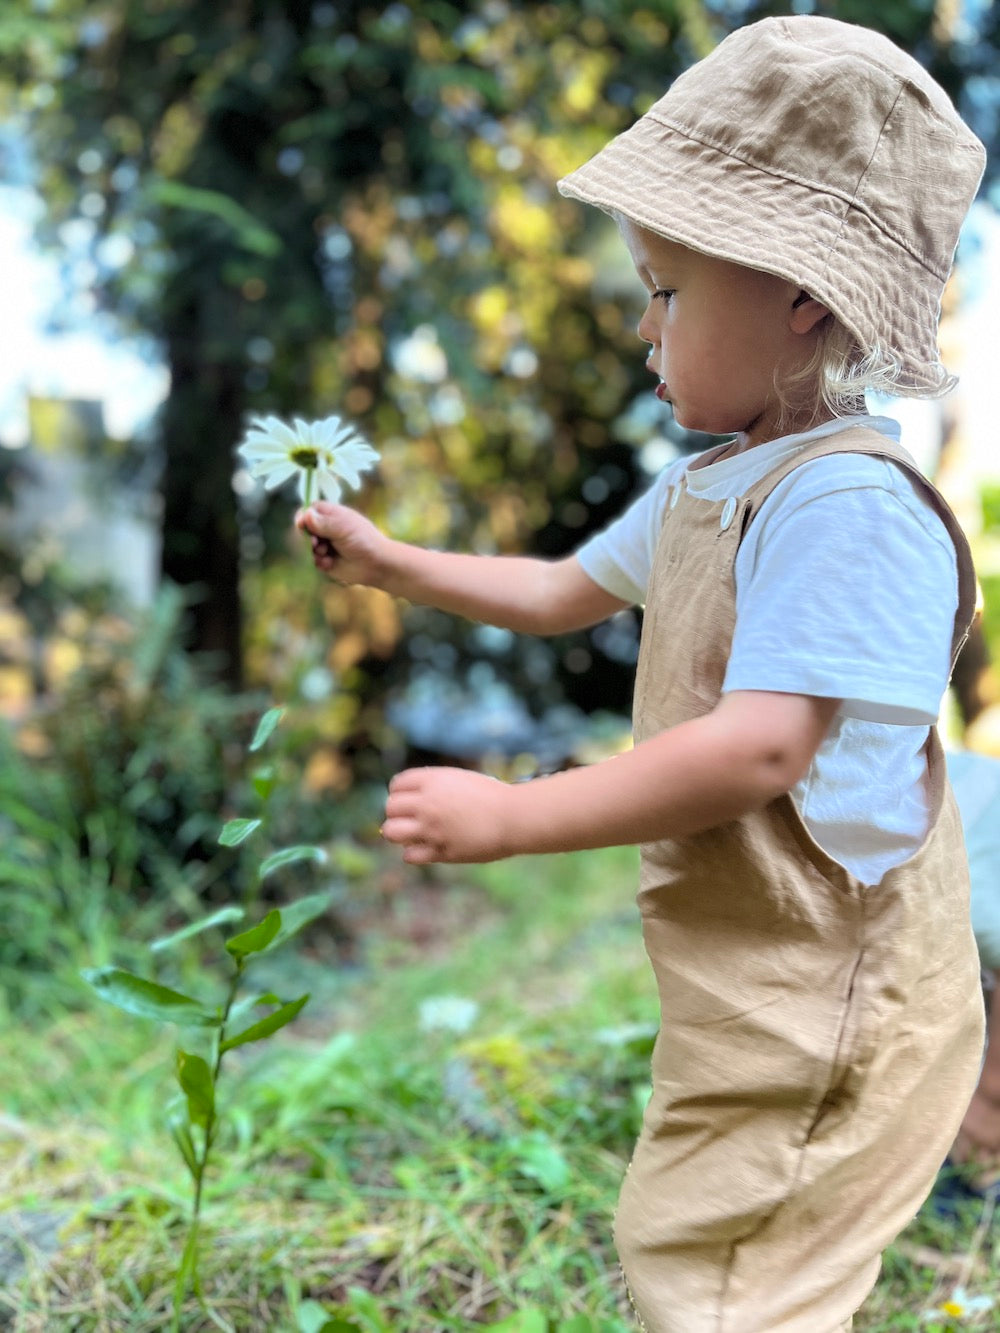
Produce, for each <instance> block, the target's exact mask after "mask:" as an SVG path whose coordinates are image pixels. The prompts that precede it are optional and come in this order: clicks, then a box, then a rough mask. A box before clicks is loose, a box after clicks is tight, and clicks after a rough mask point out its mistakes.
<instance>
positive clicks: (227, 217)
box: [0, 0, 998, 707]
mask: <svg viewBox="0 0 1000 1333" xmlns="http://www.w3.org/2000/svg"><path fill="white" fill-rule="evenodd" d="M809 8H815V10H816V11H817V12H823V13H828V14H834V15H836V16H838V17H843V18H846V19H854V20H858V21H861V22H864V23H867V24H870V25H875V26H879V27H883V28H884V29H885V30H886V31H887V32H888V33H889V35H890V36H893V37H894V38H896V40H898V41H900V42H901V43H902V44H903V45H905V46H907V47H909V48H910V49H911V50H913V51H914V52H915V53H916V54H918V55H919V56H920V58H921V59H924V60H926V61H927V63H929V64H931V65H932V66H933V68H934V71H935V73H936V74H937V76H938V77H939V78H941V80H942V82H944V83H945V85H946V86H948V87H949V88H951V89H952V90H953V92H955V93H956V95H957V96H958V97H959V100H960V101H961V102H962V104H963V109H965V110H966V111H967V114H969V115H970V119H971V120H972V121H973V123H974V124H975V125H976V127H977V129H978V130H979V132H980V133H982V134H983V135H984V136H985V137H986V138H987V140H988V141H990V142H992V140H993V138H994V137H995V116H994V108H995V104H996V91H997V87H998V81H997V78H996V76H995V74H994V73H993V71H992V65H991V61H995V54H996V51H995V48H996V44H997V40H998V39H997V17H996V15H995V14H994V13H993V11H992V10H991V9H989V7H986V8H985V9H984V10H982V11H981V12H980V14H979V19H978V20H977V22H978V24H979V26H978V27H974V26H972V24H971V21H970V20H969V19H968V17H965V18H962V17H961V16H960V15H959V14H958V13H957V11H956V13H955V14H953V13H952V8H951V7H950V6H949V4H948V3H947V2H946V0H942V2H941V3H939V4H938V6H937V7H936V8H935V7H934V6H933V5H932V4H931V3H929V2H928V0H894V3H892V4H888V3H887V4H885V5H882V6H879V7H878V8H877V9H873V8H872V7H870V6H868V5H866V4H863V3H861V0H830V2H829V3H825V4H824V3H816V4H815V5H813V6H810V5H809V4H808V3H801V4H796V5H795V9H796V10H797V11H798V10H803V9H809ZM769 12H787V6H786V5H774V6H768V5H763V4H755V3H740V2H739V0H729V2H726V0H709V2H708V3H702V0H646V2H645V3H643V2H642V0H579V3H574V4H562V3H558V4H557V3H547V4H546V3H543V4H536V3H527V2H526V0H469V3H465V4H455V3H449V2H448V0H400V2H397V3H390V4H374V3H361V2H359V0H336V2H335V3H332V2H330V0H104V3H102V4H100V5H95V4H93V3H92V2H91V0H46V3H44V4H41V3H39V2H38V0H35V2H32V0H18V4H17V5H15V7H14V9H13V12H11V10H10V9H5V11H4V15H3V17H0V51H2V52H3V53H4V56H5V59H6V63H7V66H8V71H13V74H14V79H15V81H16V82H17V83H18V84H19V88H20V95H21V103H22V105H26V106H27V107H29V109H30V116H31V133H32V137H33V141H34V144H35V147H36V153H37V156H38V160H39V163H40V172H41V178H40V184H41V188H42V189H43V192H44V194H45V197H46V199H47V202H48V205H49V213H48V217H47V220H46V224H45V227H46V231H47V234H48V235H49V237H50V238H53V239H55V238H57V237H58V236H59V234H60V229H63V228H65V227H66V226H67V224H72V225H74V226H76V227H77V228H78V229H79V228H87V229H89V230H90V232H91V233H92V242H93V247H92V248H93V255H94V262H95V265H96V271H97V275H98V276H97V285H98V288H99V290H100V292H101V294H102V297H103V300H104V302H105V303H106V305H107V306H108V307H109V308H111V309H112V310H114V311H115V312H117V314H118V315H119V316H120V317H121V318H122V319H123V320H124V321H127V322H130V323H131V324H132V325H133V326H134V327H136V328H139V329H142V330H145V331H148V332H150V333H152V334H154V335H155V336H156V338H157V339H158V341H159V344H160V346H161V347H162V349H163V355H164V356H165V358H166V360H167V362H168V365H169V369H170V373H171V386H172V387H171V391H170V395H169V398H168V400H167V403H166V405H165V408H164V410H163V413H162V419H161V422H160V436H161V442H162V452H163V459H164V470H163V495H164V546H163V552H164V554H163V569H164V573H165V574H167V575H168V576H169V577H170V578H171V579H173V580H174V581H176V582H178V583H180V584H183V585H188V586H190V585H199V584H200V585H202V586H203V587H204V589H205V596H204V598H203V600H202V601H201V602H200V603H199V605H198V606H197V608H196V612H195V625H194V636H193V646H194V647H196V648H198V649H200V650H205V649H210V650H214V651H216V652H218V653H219V654H220V655H221V660H222V662H223V663H224V664H225V665H224V668H223V670H224V674H225V676H226V678H227V679H228V680H230V681H231V682H233V683H235V682H237V681H238V680H239V679H240V674H241V668H240V660H241V656H240V648H241V641H242V631H241V624H240V610H239V608H240V597H239V589H240V535H241V522H242V531H243V537H244V543H243V550H244V554H246V553H247V551H250V552H251V554H252V552H253V547H254V543H255V541H256V545H257V546H258V547H259V545H260V542H259V538H257V537H255V530H254V518H253V512H252V507H250V508H248V507H246V506H244V509H243V511H242V518H241V511H240V508H239V507H238V505H237V501H236V497H235V496H234V493H233V488H232V469H233V462H232V450H233V446H234V444H235V442H236V440H237V438H238V436H239V434H240V433H241V430H242V425H243V420H244V417H245V414H246V413H247V412H248V411H277V412H280V413H290V412H294V413H296V414H299V415H303V416H310V415H314V414H316V415H318V414H323V413H326V412H329V411H338V412H346V413H347V414H348V415H350V416H351V417H353V418H354V419H355V420H356V421H357V422H358V423H359V424H360V426H361V427H362V429H365V430H366V431H367V432H368V434H369V435H370V437H371V438H372V440H373V442H375V443H376V444H377V445H378V446H379V448H380V449H381V450H382V452H383V456H384V463H383V479H384V482H385V485H384V486H383V487H381V488H379V490H378V491H377V492H376V493H373V495H372V496H371V498H370V501H369V504H370V507H371V508H372V510H373V511H374V512H375V515H376V517H378V518H379V519H381V520H382V521H384V522H386V523H387V524H388V525H389V526H390V527H391V529H392V530H393V531H394V532H396V533H397V534H399V535H401V536H404V537H409V538H412V539H414V540H419V541H421V542H424V543H429V544H442V545H443V544H447V543H452V542H460V543H462V544H464V545H467V546H471V547H472V548H473V549H481V550H515V549H524V548H528V549H535V550H538V551H541V552H544V553H546V554H559V553H561V552H564V551H566V550H568V549H571V548H572V547H573V546H574V545H576V544H577V543H578V542H579V541H580V539H581V538H582V537H583V536H585V535H586V534H587V533H588V532H589V531H591V530H592V529H594V528H595V527H597V526H600V525H601V524H602V523H603V522H605V521H606V520H607V518H608V517H609V516H610V515H611V514H612V513H614V512H616V511H617V510H618V509H620V508H621V506H622V504H623V503H624V501H625V499H626V498H627V496H628V495H629V494H630V493H631V492H632V491H633V490H634V489H635V487H636V486H637V485H638V484H640V483H641V481H642V473H641V469H640V467H639V466H638V464H637V461H636V455H635V452H634V450H633V448H632V447H631V446H632V443H633V442H634V440H635V439H641V438H643V436H644V435H645V436H649V435H650V434H651V433H653V432H654V431H655V430H656V429H659V430H660V431H663V430H664V429H669V428H667V427H665V426H664V425H662V424H661V425H660V426H659V427H656V426H654V424H653V423H654V421H655V416H654V417H649V416H644V409H643V408H642V407H641V404H643V403H646V402H649V403H650V405H651V406H653V407H655V404H652V402H651V400H650V396H649V392H648V380H647V377H646V375H645V372H644V370H643V364H642V363H643V357H642V352H641V348H640V347H639V346H638V344H637V342H636V338H635V334H634V320H635V317H636V314H637V311H638V302H637V297H638V291H637V288H636V287H635V284H634V281H633V279H632V278H631V277H630V276H629V274H628V272H627V271H626V267H625V266H624V264H623V260H622V256H621V253H620V248H619V247H616V246H615V245H613V244H609V243H608V241H609V237H610V229H609V227H608V224H607V223H606V222H605V221H604V220H602V219H600V218H598V217H596V216H590V214H589V210H586V209H582V208H579V207H578V206H576V205H575V204H572V203H568V202H567V201H564V200H562V199H560V198H559V197H558V195H557V193H556V191H555V188H554V182H555V180H556V179H557V178H558V177H559V176H560V175H561V174H563V173H564V172H565V171H567V170H569V169H571V168H572V167H573V166H575V165H576V164H577V163H578V162H580V161H582V160H583V159H584V158H585V157H586V156H587V155H588V154H589V153H591V152H593V151H594V150H596V148H597V147H599V146H600V145H601V144H602V143H603V142H605V141H606V140H607V139H608V137H610V136H611V135H612V134H614V133H616V132H618V131H619V130H621V129H622V128H624V127H625V126H626V125H628V124H629V123H631V121H632V120H633V119H634V118H635V117H636V115H637V114H639V113H641V112H642V111H643V110H645V108H646V107H647V106H648V105H649V104H650V103H651V102H652V101H653V100H654V99H655V98H656V97H657V96H659V94H660V93H661V92H662V91H663V89H664V88H665V86H666V85H667V84H668V83H669V81H670V80H671V79H672V78H673V77H674V76H675V75H676V74H677V73H678V72H679V71H680V69H681V68H683V67H684V66H685V65H687V64H688V63H690V61H691V60H692V59H694V58H696V57H699V56H701V55H703V54H705V53H706V52H707V51H708V50H709V49H710V48H711V46H712V45H713V44H714V42H715V41H716V40H718V38H720V37H721V36H722V35H723V34H724V33H725V31H727V30H728V29H730V28H732V27H735V26H738V25H740V24H741V23H744V22H747V21H749V20H751V19H754V18H757V17H760V16H761V15H763V14H764V13H769ZM963 13H964V11H963ZM970 108H971V111H970ZM973 113H974V114H973ZM62 234H63V235H65V232H63V233H62ZM633 292H634V293H635V299H634V298H633V296H632V295H631V294H632V293H633ZM624 409H628V411H627V412H626V413H625V416H624V418H623V416H622V415H621V414H622V413H623V410H624ZM271 596H272V598H273V596H274V593H273V589H272V592H271ZM343 605H344V604H343V603H341V609H340V611H338V613H337V614H338V615H342V614H344V611H343ZM351 606H352V607H354V608H355V610H356V609H357V604H356V603H355V602H352V603H351ZM362 611H364V608H363V607H362ZM366 616H367V620H366V619H365V617H366ZM370 620H371V615H370V613H369V612H364V614H363V615H362V617H361V623H363V624H366V623H368V621H370ZM380 623H381V625H382V629H381V631H380V642H379V645H378V647H377V649H376V657H378V658H385V657H389V656H391V654H392V651H393V643H394V637H393V634H392V633H391V632H390V633H388V634H387V633H386V632H385V623H384V618H383V620H382V621H381V622H380ZM418 625H419V629H420V635H419V636H418V637H422V639H423V642H424V648H423V649H422V650H421V651H422V652H424V654H425V657H426V658H427V660H428V661H429V660H431V659H432V658H433V657H434V653H435V652H436V650H437V649H436V646H440V645H441V644H445V646H447V644H446V637H447V635H448V634H454V633H455V631H454V630H447V631H446V630H444V629H443V628H442V627H441V625H440V624H439V623H438V622H437V621H436V620H435V618H434V617H433V616H431V615H430V614H429V613H418ZM623 634H624V638H623ZM623 634H619V635H618V638H617V640H615V642H614V643H611V642H609V640H608V639H607V637H606V636H605V638H603V639H602V638H601V636H600V635H597V636H591V638H590V639H589V640H588V641H587V642H586V644H585V646H584V647H583V648H581V647H580V646H579V645H577V647H576V648H569V647H566V648H564V647H560V646H559V645H557V648H556V656H555V658H554V659H551V658H547V659H545V660H541V659H539V658H538V657H537V655H536V656H535V657H531V656H530V655H527V656H526V655H525V654H520V655H519V654H518V653H516V652H515V651H513V650H512V649H510V648H509V646H508V647H505V648H503V650H502V652H501V651H499V650H498V649H497V648H496V645H494V656H496V657H498V658H499V657H505V658H506V659H508V660H506V665H505V666H504V670H505V671H506V672H507V674H508V675H509V676H510V677H511V678H513V679H515V680H516V681H517V682H518V683H520V684H524V683H528V682H530V683H531V685H532V688H533V689H534V690H535V692H536V693H538V692H539V691H540V692H541V695H542V696H544V697H548V698H550V699H555V698H557V697H558V696H559V694H560V692H563V693H565V692H569V694H570V695H571V696H572V697H574V698H576V699H578V700H579V701H580V702H581V703H582V704H584V705H585V706H587V707H592V706H595V705H596V704H600V703H604V704H605V705H606V706H612V705H613V706H625V705H626V704H627V697H628V689H629V681H630V677H631V664H630V662H629V660H628V659H629V656H630V651H631V650H630V647H629V634H628V633H627V632H624V631H623ZM632 640H633V641H634V634H633V635H632ZM365 642H366V640H365V636H364V634H362V636H361V646H360V647H359V648H358V650H357V652H355V653H354V654H353V656H351V654H348V655H347V656H348V657H349V658H350V660H351V663H352V664H353V665H355V666H356V665H358V664H359V663H360V664H362V665H364V664H365V663H366V662H367V664H368V665H369V666H371V665H372V663H371V659H370V658H366V656H365ZM427 644H430V645H431V646H430V648H429V649H428V648H427V646H426V645H427ZM472 647H473V646H472V645H471V644H470V642H469V641H468V635H467V637H466V639H465V640H460V641H459V642H458V644H457V647H456V646H455V644H452V645H451V649H450V650H449V651H450V653H451V655H450V656H449V653H448V652H445V653H444V655H443V656H441V655H440V654H439V660H440V661H443V662H445V664H446V665H447V663H449V662H450V663H452V664H454V663H456V662H458V661H460V660H463V656H464V654H466V652H467V651H469V652H471V651H472ZM546 691H548V693H546Z"/></svg>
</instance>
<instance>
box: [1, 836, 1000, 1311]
mask: <svg viewBox="0 0 1000 1333" xmlns="http://www.w3.org/2000/svg"><path fill="white" fill-rule="evenodd" d="M635 861H636V858H635V853H634V852H632V851H631V850H610V851H607V852H602V853H598V854H594V853H590V854H585V855H582V856H565V857H559V858H552V859H549V860H536V859H530V858H526V859H523V860H520V861H517V862H512V863H510V864H507V865H497V866H490V867H483V868H478V869H473V870H469V869H451V868H447V869H442V870H436V871H434V872H429V873H427V872H416V871H411V872H406V874H405V875H404V874H402V873H401V872H400V871H399V870H398V867H395V866H394V865H393V864H392V863H387V864H385V865H382V866H380V869H379V871H378V873H377V874H375V875H373V877H372V888H371V892H370V895H369V897H368V898H367V899H365V898H364V896H363V895H361V896H358V895H356V897H355V905H354V908H353V911H354V916H353V918H352V927H353V929H354V931H355V933H356V936H357V939H358V940H359V941H360V947H359V948H358V949H356V950H355V951H354V953H353V955H352V956H350V957H349V958H347V959H346V960H345V958H344V953H343V950H342V949H340V950H339V951H338V950H335V949H334V948H333V947H332V945H331V944H330V942H329V940H328V939H327V938H326V937H325V936H324V933H323V931H322V930H319V929H314V930H312V931H311V932H310V933H309V934H308V935H307V936H305V937H304V942H303V943H302V945H301V946H300V947H299V948H298V949H296V950H292V948H291V946H289V948H287V949H286V951H285V952H284V953H280V952H279V953H276V954H274V955H273V961H271V962H269V964H268V966H269V968H270V971H269V973H268V975H267V976H266V977H265V978H264V980H265V984H266V985H268V986H269V987H273V989H275V990H277V991H279V993H280V992H281V989H282V987H283V985H286V986H287V987H289V988H291V987H298V988H299V989H300V990H301V989H309V990H310V992H311V994H312V999H311V1001H310V1003H309V1005H308V1006H307V1008H306V1009H305V1010H304V1012H303V1013H302V1015H301V1016H300V1017H299V1018H298V1019H297V1020H296V1021H295V1022H294V1023H293V1024H292V1025H291V1026H289V1027H288V1028H285V1029H284V1030H282V1032H281V1033H279V1034H278V1035H277V1036H275V1037H274V1038H272V1039H271V1040H270V1041H269V1042H268V1043H266V1044H265V1045H261V1046H255V1047H246V1048H241V1049H240V1050H238V1051H234V1052H232V1053H231V1056H232V1058H231V1059H230V1063H229V1067H228V1069H227V1070H226V1072H225V1073H224V1075H223V1079H222V1082H221V1083H220V1090H221V1095H222V1097H223V1099H224V1102H225V1109H226V1116H225V1121H224V1124H225V1128H224V1132H223V1135H222V1138H221V1139H220V1142H219V1144H218V1149H217V1156H216V1164H215V1167H214V1169H213V1171H212V1172H211V1175H210V1179H209V1182H208V1188H207V1195H206V1201H205V1211H204V1224H203V1236H202V1261H201V1279H202V1297H203V1301H202V1302H199V1301H198V1300H197V1299H196V1298H195V1297H193V1296H191V1297H190V1298H189V1299H188V1301H187V1303H186V1305H185V1311H184V1318H183V1321H182V1324H181V1327H182V1328H183V1330H184V1331H185V1333H201V1330H209V1329H215V1328H219V1329H232V1330H236V1331H237V1333H256V1331H257V1330H260V1333H264V1331H265V1330H266V1331H270V1330H275V1331H277V1333H318V1331H319V1330H320V1329H325V1330H327V1331H328V1333H335V1331H336V1330H341V1331H342V1333H347V1330H352V1329H354V1330H363V1331H364V1333H378V1331H380V1330H391V1331H392V1333H431V1331H432V1330H437V1331H440V1333H446V1331H452V1330H455V1331H457V1330H462V1329H469V1328H479V1327H485V1328H489V1327H494V1326H499V1327H502V1328H503V1329H504V1330H508V1333H626V1331H627V1330H629V1329H631V1328H632V1327H633V1324H632V1323H631V1321H630V1318H629V1311H628V1306H627V1302H626V1301H625V1299H624V1297H623V1294H622V1291H621V1287H620V1283H619V1280H618V1276H617V1269H616V1265H615V1260H614V1255H613V1252H612V1249H611V1246H610V1222H611V1214H612V1210H613V1207H614V1201H615V1197H616V1193H617V1188H618V1183H619V1179H620V1176H621V1173H622V1170H623V1168H624V1164H625V1161H626V1159H627V1155H628V1152H629V1147H630V1144H631V1142H632V1139H633V1137H634V1135H635V1133H636V1130H637V1127H638V1123H639V1117H640V1114H641V1108H642V1104H643V1100H644V1097H645V1089H646V1071H647V1067H648V1059H649V1052H650V1047H651V1041H652V1036H653V1032H654V1024H655V999H654V993H653V986H652V980H651V975H650V973H649V971H648V969H647V965H646V962H645V959H644V957H643V954H642V948H641V942H640V939H639V931H638V922H637V915H636V911H635V907H634V902H633V888H634V877H635V868H636V867H635ZM107 948H108V952H109V954H111V955H112V956H113V954H114V943H113V942H109V943H108V945H107ZM178 966H179V967H180V970H181V973H182V974H183V980H184V982H185V985H186V986H187V988H188V989H189V990H190V989H192V988H194V987H198V986H200V987H201V990H202V992H203V993H204V991H205V989H206V987H209V986H210V985H211V984H214V981H213V979H212V978H211V977H210V976H209V975H207V974H206V973H205V970H204V966H203V963H202V961H201V959H200V958H199V957H197V956H194V955H192V956H190V957H187V958H186V959H185V960H183V962H182V963H180V964H179V965H178ZM173 1050H174V1033H172V1032H171V1031H170V1030H169V1029H167V1030H163V1029H159V1028H156V1027H154V1026H153V1025H152V1024H150V1023H149V1022H147V1021H146V1020H142V1019H138V1018H133V1017H130V1016H128V1015H126V1014H123V1013H120V1012H119V1011H118V1010H116V1009H112V1008H111V1007H109V1006H104V1005H102V1004H101V1003H100V1002H99V1001H98V1000H97V999H96V998H94V999H89V998H88V997H87V993H86V992H85V991H84V989H83V988H82V987H81V992H80V1006H79V1007H78V1008H75V1009H70V1008H67V1009H66V1010H65V1011H54V1012H52V1013H51V1014H50V1015H49V1016H48V1017H47V1018H41V1017H40V1018H38V1019H37V1020H36V1021H35V1022H33V1023H32V1024H31V1026H30V1027H29V1026H25V1025H24V1024H23V1023H21V1022H17V1021H15V1020H14V1019H13V1018H8V1019H7V1021H6V1022H5V1023H4V1025H3V1031H2V1034H0V1062H2V1067H3V1068H4V1069H5V1070H6V1071H7V1078H6V1080H5V1084H6V1086H5V1091H4V1098H3V1107H4V1113H3V1115H2V1117H0V1214H2V1216H0V1328H4V1329H9V1330H12V1333H41V1330H45V1333H59V1331H60V1330H67V1331H68V1330H73V1331H74V1333H76V1331H80V1333H83V1331H84V1330H86V1331H88V1333H89V1331H90V1330H94V1331H95V1333H96V1331H98V1330H101V1331H104V1330H109V1331H110V1330H115V1331H116V1333H117V1331H118V1330H134V1331H135V1333H139V1331H140V1330H143V1331H148V1333H154V1331H156V1333H162V1331H163V1330H165V1329H167V1328H168V1327H169V1322H170V1305H171V1294H172V1290H173V1275H174V1271H175V1269H176V1266H177V1262H178V1256H179V1250H180V1247H181V1245H182V1244H183V1237H184V1232H185V1219H186V1216H187V1212H188V1208H189V1204H190V1200H189V1186H188V1183H187V1179H186V1176H185V1174H184V1171H183V1167H182V1164H181V1162H180V1160H179V1158H177V1157H176V1154H175V1152H174V1148H173V1144H172V1143H171V1141H170V1139H169V1136H168V1135H167V1134H166V1133H165V1131H164V1128H163V1119H164V1106H165V1104H166V1102H167V1101H168V1100H169V1098H170V1097H171V1095H172V1087H173ZM990 1220H991V1219H990V1216H988V1215H986V1214H985V1213H984V1210H983V1209H981V1208H978V1207H976V1208H973V1209H972V1210H971V1211H970V1214H969V1215H968V1216H964V1217H962V1218H961V1219H959V1220H957V1221H950V1222H945V1221H941V1220H940V1219H938V1218H936V1217H935V1216H934V1214H933V1213H932V1212H931V1210H929V1209H925V1212H924V1214H922V1215H921V1217H920V1218H918V1219H917V1221H916V1222H915V1223H914V1224H913V1225H912V1227H911V1228H910V1229H909V1231H908V1232H907V1234H906V1235H905V1236H904V1237H902V1238H900V1240H899V1242H898V1243H897V1245H896V1246H895V1247H894V1248H893V1249H892V1250H891V1251H890V1252H889V1254H888V1255H887V1256H886V1261H885V1266H884V1272H883V1276H882V1279H881V1281H880V1283H879V1286H878V1288H877V1290H876V1292H875V1293H874V1295H873V1297H872V1298H871V1300H870V1302H869V1304H868V1306H867V1307H866V1309H865V1311H864V1312H863V1313H862V1315H861V1316H860V1317H859V1318H858V1320H857V1321H856V1328H857V1329H858V1330H859V1331H860V1333H882V1331H883V1330H896V1329H900V1330H902V1329H917V1328H920V1329H924V1330H935V1329H937V1330H943V1329H951V1328H973V1327H979V1328H996V1327H998V1326H1000V1324H998V1322H997V1320H998V1316H997V1314H996V1312H991V1311H989V1310H986V1311H983V1312H982V1313H980V1314H975V1313H972V1314H968V1315H966V1316H958V1315H957V1314H956V1316H955V1317H954V1318H953V1319H949V1318H947V1317H945V1316H942V1317H940V1318H933V1317H928V1318H925V1317H924V1314H925V1312H927V1311H930V1310H932V1309H933V1308H934V1307H936V1306H938V1305H940V1304H941V1303H942V1302H944V1301H946V1300H948V1299H949V1298H951V1297H952V1295H953V1293H954V1290H955V1288H956V1287H963V1288H965V1289H966V1291H967V1292H968V1293H969V1295H970V1296H977V1297H984V1296H992V1295H996V1296H998V1297H1000V1276H998V1271H997V1262H996V1253H995V1245H994V1242H993V1238H992V1234H991V1231H990V1226H989V1223H990Z"/></svg>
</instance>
